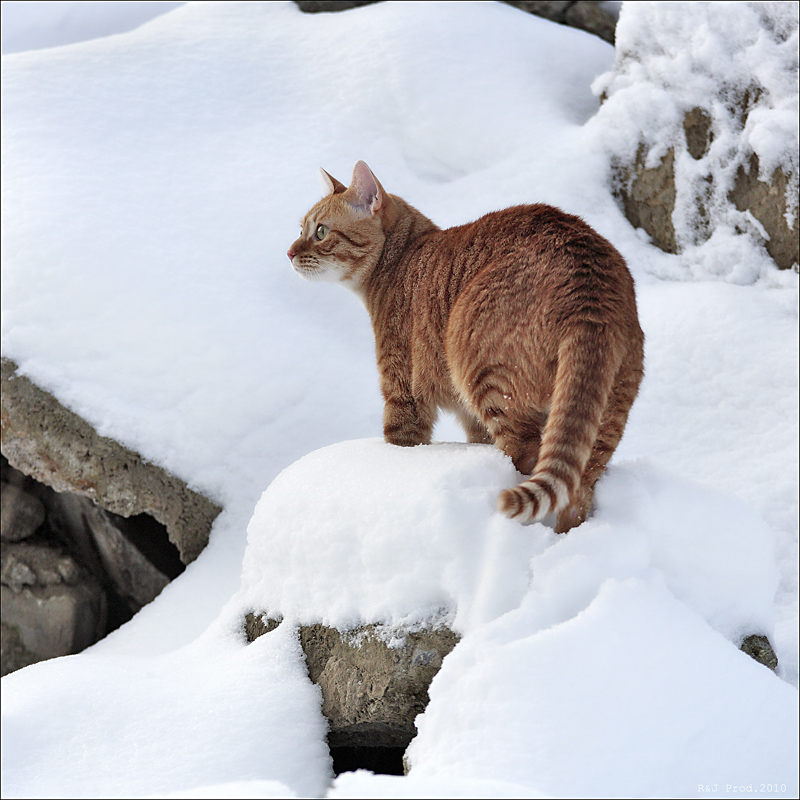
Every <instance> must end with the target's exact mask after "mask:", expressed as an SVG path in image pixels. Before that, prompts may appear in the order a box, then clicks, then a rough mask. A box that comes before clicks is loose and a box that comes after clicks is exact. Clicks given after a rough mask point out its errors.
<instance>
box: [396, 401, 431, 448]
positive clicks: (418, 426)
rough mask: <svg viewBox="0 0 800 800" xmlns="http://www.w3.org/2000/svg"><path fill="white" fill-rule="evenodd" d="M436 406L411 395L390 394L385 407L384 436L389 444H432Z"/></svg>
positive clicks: (411, 445) (408, 445) (409, 445)
mask: <svg viewBox="0 0 800 800" xmlns="http://www.w3.org/2000/svg"><path fill="white" fill-rule="evenodd" d="M435 421H436V407H435V406H434V405H433V404H432V403H426V402H425V401H423V400H421V399H418V398H414V397H412V396H410V395H401V394H394V393H392V394H388V395H386V396H385V405H384V407H383V438H384V439H385V440H386V441H387V442H389V444H396V445H400V446H401V447H414V446H415V445H418V444H430V443H431V434H432V433H433V423H434V422H435Z"/></svg>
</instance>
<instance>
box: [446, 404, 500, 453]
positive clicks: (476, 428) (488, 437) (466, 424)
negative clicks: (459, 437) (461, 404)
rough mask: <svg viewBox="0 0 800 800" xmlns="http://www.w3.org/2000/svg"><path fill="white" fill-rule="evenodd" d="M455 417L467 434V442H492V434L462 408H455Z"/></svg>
mask: <svg viewBox="0 0 800 800" xmlns="http://www.w3.org/2000/svg"><path fill="white" fill-rule="evenodd" d="M455 415H456V419H457V420H458V421H459V422H460V423H461V427H462V428H463V429H464V433H466V435H467V441H468V442H476V443H478V444H494V436H492V434H491V433H489V431H488V430H487V428H486V426H485V425H484V424H483V423H482V422H481V421H480V420H479V419H477V417H475V416H474V415H473V414H470V413H469V412H468V411H465V410H464V409H463V408H459V409H456V411H455Z"/></svg>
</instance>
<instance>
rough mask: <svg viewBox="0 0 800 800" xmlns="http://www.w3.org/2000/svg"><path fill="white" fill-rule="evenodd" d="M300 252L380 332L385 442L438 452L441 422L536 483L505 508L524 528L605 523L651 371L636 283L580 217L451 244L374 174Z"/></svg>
mask: <svg viewBox="0 0 800 800" xmlns="http://www.w3.org/2000/svg"><path fill="white" fill-rule="evenodd" d="M323 179H324V182H325V187H326V190H327V192H328V194H327V196H326V197H324V198H323V199H322V200H321V201H320V202H319V203H317V204H316V205H315V206H314V207H313V208H312V209H311V210H310V211H309V212H308V214H307V215H306V217H305V218H304V220H303V223H302V233H301V236H300V238H299V239H298V240H297V241H296V242H295V243H294V244H293V245H292V246H291V248H290V249H289V253H288V255H289V258H290V259H291V261H292V266H293V267H294V269H295V270H296V271H297V272H298V273H300V274H301V275H303V276H304V277H306V278H310V279H327V280H336V281H339V282H342V283H344V284H345V285H347V286H349V287H350V288H351V289H353V290H354V291H355V292H356V293H357V294H358V295H359V296H360V297H361V299H362V300H363V302H364V304H365V305H366V307H367V310H368V312H369V314H370V317H371V320H372V326H373V331H374V334H375V346H376V355H377V361H378V370H379V373H380V382H381V391H382V393H383V397H384V437H385V438H386V440H387V441H388V442H390V443H392V444H398V445H404V446H413V445H417V444H427V443H429V442H430V438H431V432H432V430H433V425H434V423H435V421H436V415H437V413H438V410H439V409H445V410H448V411H451V412H453V413H455V414H456V416H457V417H458V419H459V420H460V421H461V423H462V424H463V426H464V428H465V430H466V432H467V438H468V440H469V441H471V442H484V443H494V444H495V445H496V446H498V447H500V448H501V449H502V450H503V451H504V452H506V453H507V454H508V455H509V456H510V457H511V459H512V460H513V462H514V464H515V466H516V467H517V469H518V470H519V471H520V472H522V473H523V474H525V475H529V476H530V477H529V478H527V479H526V480H524V481H523V482H522V483H520V484H519V485H518V486H516V487H514V488H511V489H507V490H505V491H503V492H502V493H501V494H500V497H499V498H498V508H499V510H500V511H501V512H502V513H504V514H506V515H507V516H509V517H510V518H512V519H516V520H519V521H520V522H531V521H536V520H541V519H542V518H544V517H546V516H548V515H549V514H552V513H554V514H555V515H556V530H558V531H566V530H569V529H570V528H572V527H574V526H575V525H578V524H580V523H581V522H582V521H583V520H584V519H585V518H586V516H587V514H588V513H589V510H590V507H591V500H592V494H593V491H594V485H595V483H596V481H597V479H598V478H599V477H600V475H601V474H602V472H603V470H604V469H605V466H606V464H607V463H608V460H609V459H610V457H611V455H612V454H613V452H614V450H615V449H616V447H617V444H618V443H619V441H620V439H621V437H622V433H623V431H624V428H625V424H626V421H627V416H628V411H629V409H630V407H631V405H632V403H633V401H634V399H635V397H636V394H637V392H638V388H639V383H640V381H641V378H642V371H643V342H644V337H643V335H642V331H641V328H640V327H639V323H638V318H637V313H636V299H635V295H634V286H633V280H632V278H631V275H630V272H629V271H628V268H627V266H626V264H625V261H624V259H623V258H622V256H621V255H620V254H619V253H618V252H617V251H616V250H615V249H614V248H613V247H612V246H611V244H609V242H607V241H606V240H605V239H603V238H602V237H601V236H600V235H599V234H598V233H597V232H596V231H594V230H593V229H592V228H590V227H589V226H588V225H587V224H586V223H585V222H583V221H582V220H581V219H579V218H578V217H574V216H571V215H569V214H565V213H564V212H562V211H560V210H559V209H556V208H552V207H551V206H545V205H528V206H516V207H513V208H509V209H505V210H504V211H498V212H494V213H492V214H487V215H486V216H484V217H481V218H480V219H478V220H476V221H475V222H472V223H469V224H467V225H461V226H458V227H455V228H449V229H447V230H440V229H439V228H438V227H437V226H436V225H434V223H433V222H431V221H430V220H429V219H427V218H426V217H425V216H423V215H422V214H421V213H420V212H419V211H417V210H416V209H415V208H413V207H412V206H410V205H409V204H408V203H406V202H405V201H404V200H402V199H401V198H399V197H397V196H395V195H390V194H387V193H386V192H385V191H384V190H383V187H382V186H381V185H380V183H379V182H378V180H377V179H376V178H375V176H374V175H373V174H372V172H371V171H370V169H369V167H367V165H366V164H364V163H363V162H358V164H356V167H355V169H354V170H353V178H352V180H351V183H350V187H345V186H344V185H343V184H341V183H339V181H337V180H336V179H335V178H332V177H331V176H330V175H328V173H326V172H324V171H323Z"/></svg>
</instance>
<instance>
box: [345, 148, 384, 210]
mask: <svg viewBox="0 0 800 800" xmlns="http://www.w3.org/2000/svg"><path fill="white" fill-rule="evenodd" d="M348 191H349V192H350V194H351V195H352V200H351V201H350V202H351V203H352V204H353V205H355V206H356V207H358V208H361V209H364V210H366V211H368V212H369V213H370V214H375V213H377V211H378V210H379V209H380V207H381V206H382V205H383V201H384V193H383V187H382V186H381V185H380V183H378V179H377V178H376V177H375V176H374V175H373V174H372V170H371V169H370V168H369V167H368V166H367V165H366V164H365V163H364V162H363V161H358V162H356V165H355V167H353V179H352V180H351V181H350V188H349V189H348Z"/></svg>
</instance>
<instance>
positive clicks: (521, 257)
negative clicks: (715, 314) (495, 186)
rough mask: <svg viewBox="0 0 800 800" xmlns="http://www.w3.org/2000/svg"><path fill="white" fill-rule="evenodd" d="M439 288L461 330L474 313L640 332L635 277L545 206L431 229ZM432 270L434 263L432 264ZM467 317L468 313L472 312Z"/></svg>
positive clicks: (577, 221)
mask: <svg viewBox="0 0 800 800" xmlns="http://www.w3.org/2000/svg"><path fill="white" fill-rule="evenodd" d="M428 248H429V250H430V253H429V259H424V260H426V261H427V260H430V261H431V262H435V266H434V267H433V271H434V272H436V273H439V277H440V283H442V284H445V285H449V287H450V291H451V293H453V294H455V293H454V292H453V287H455V286H456V285H458V287H459V288H458V292H457V294H458V295H459V297H458V298H456V297H453V300H454V302H456V301H457V300H458V304H459V305H461V306H467V307H466V308H462V309H461V313H462V315H463V314H465V315H466V317H467V319H468V320H469V321H467V324H471V322H473V321H475V317H476V315H478V314H480V315H485V313H486V312H487V311H489V310H491V311H492V315H500V314H502V315H506V316H507V315H513V316H514V317H515V318H516V319H517V320H519V319H521V318H530V317H531V316H536V317H538V318H539V319H540V321H541V322H542V323H543V324H548V323H551V324H556V325H558V324H560V323H563V322H565V321H566V320H572V321H574V320H575V319H577V318H581V319H586V320H589V321H598V322H603V323H612V324H617V325H622V326H624V327H629V328H633V327H636V328H638V322H637V319H636V301H635V293H634V284H633V278H632V277H631V274H630V271H629V270H628V267H627V265H626V263H625V260H624V258H623V257H622V255H620V253H619V252H618V251H617V250H616V248H614V246H613V245H612V244H611V243H610V242H609V241H608V240H607V239H605V238H604V237H603V236H601V235H600V234H599V233H598V232H597V231H595V230H594V229H593V228H592V227H591V226H590V225H588V224H587V223H586V222H584V221H583V220H582V219H581V218H580V217H577V216H574V215H572V214H567V213H566V212H564V211H561V210H560V209H558V208H555V207H553V206H549V205H544V204H534V205H520V206H512V207H510V208H506V209H503V210H501V211H495V212H492V213H489V214H486V215H484V216H483V217H481V218H479V219H477V220H475V221H474V222H470V223H467V224H466V225H459V226H457V227H453V228H447V229H445V230H441V231H436V232H435V233H434V234H432V235H431V237H430V243H429V245H428ZM431 266H433V265H431ZM471 312H472V313H471Z"/></svg>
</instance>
